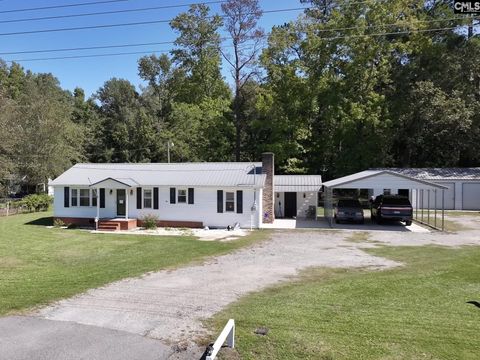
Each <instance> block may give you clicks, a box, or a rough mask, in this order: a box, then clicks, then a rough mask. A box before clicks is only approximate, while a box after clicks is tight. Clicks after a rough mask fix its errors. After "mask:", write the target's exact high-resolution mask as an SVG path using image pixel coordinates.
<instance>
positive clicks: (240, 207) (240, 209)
mask: <svg viewBox="0 0 480 360" xmlns="http://www.w3.org/2000/svg"><path fill="white" fill-rule="evenodd" d="M237 214H243V190H238V191H237Z"/></svg>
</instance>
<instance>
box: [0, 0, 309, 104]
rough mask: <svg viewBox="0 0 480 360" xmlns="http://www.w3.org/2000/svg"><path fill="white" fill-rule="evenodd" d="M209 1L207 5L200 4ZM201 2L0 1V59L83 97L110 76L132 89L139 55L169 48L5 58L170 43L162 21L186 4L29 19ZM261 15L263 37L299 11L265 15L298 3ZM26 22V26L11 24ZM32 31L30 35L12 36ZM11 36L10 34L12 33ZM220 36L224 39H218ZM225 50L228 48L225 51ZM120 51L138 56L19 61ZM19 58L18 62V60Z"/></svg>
mask: <svg viewBox="0 0 480 360" xmlns="http://www.w3.org/2000/svg"><path fill="white" fill-rule="evenodd" d="M99 1H102V2H103V3H101V4H95V5H93V4H92V5H85V6H83V5H82V6H71V7H63V8H57V9H51V8H50V9H43V10H29V11H12V10H18V9H31V8H39V7H51V6H59V5H72V4H85V3H92V2H99ZM203 1H204V2H209V1H212V0H203ZM198 2H202V0H24V1H16V0H0V58H2V59H4V60H7V61H10V60H16V61H17V62H19V63H20V64H21V65H22V66H23V67H24V68H25V69H29V70H31V71H33V72H42V73H52V74H53V75H55V76H56V77H57V78H58V79H59V80H60V84H61V86H62V87H63V88H65V89H68V90H73V89H75V87H77V86H78V87H81V88H83V89H84V90H85V92H86V94H87V96H89V95H91V94H94V93H95V92H96V91H97V90H98V89H99V88H100V87H101V86H102V85H103V83H104V82H105V81H107V80H109V79H110V78H112V77H117V78H123V79H127V80H129V81H131V82H132V83H133V84H135V85H136V86H137V87H138V86H139V85H141V84H142V82H141V80H140V78H139V77H138V74H137V61H138V59H139V58H140V57H141V56H143V55H148V54H151V53H152V52H154V51H156V52H158V53H157V54H160V53H161V52H167V51H168V50H170V49H171V48H172V45H171V44H163V45H144V46H138V47H125V48H111V49H95V50H83V51H64V52H44V53H25V54H5V53H11V52H21V51H36V50H45V49H48V50H51V49H65V48H78V47H94V46H110V45H123V44H139V43H142V44H144V43H152V42H168V41H174V40H175V38H176V35H175V33H174V32H173V31H172V29H171V28H170V26H169V24H168V20H170V19H172V18H174V17H175V16H176V15H177V14H179V13H181V12H184V11H186V10H187V9H188V5H187V6H184V7H176V8H163V9H156V10H148V11H139V12H127V13H116V14H103V15H93V16H83V17H70V18H60V19H59V18H56V19H43V20H33V19H34V18H42V17H55V16H64V15H76V14H85V13H98V12H107V11H118V10H127V9H140V8H149V7H161V6H173V5H186V4H191V3H198ZM259 3H260V6H261V7H262V9H263V10H264V11H266V12H267V13H264V15H263V17H262V19H261V20H260V22H259V25H260V26H261V27H262V28H263V29H265V31H267V32H269V31H270V29H271V28H272V26H274V25H281V24H284V23H286V22H288V21H290V20H293V19H295V18H296V17H297V16H298V15H299V14H300V13H301V12H302V10H291V11H282V12H273V13H268V11H271V10H280V9H293V8H300V7H302V6H304V5H302V4H301V3H300V0H259ZM209 6H210V8H211V10H212V13H220V4H218V3H215V4H210V5H209ZM20 19H28V21H21V22H11V21H12V20H20ZM159 20H167V21H166V22H163V23H155V24H147V25H138V26H121V27H113V28H101V29H86V30H75V31H58V32H40V33H39V32H38V31H39V30H46V29H60V28H72V27H83V26H94V25H106V24H119V23H132V22H146V21H159ZM29 31H37V32H36V33H33V34H18V33H21V32H29ZM12 33H16V34H12ZM222 36H225V35H224V34H222ZM227 50H228V48H227ZM120 52H123V53H124V52H144V54H131V55H122V56H105V57H92V58H80V59H78V58H77V59H57V60H42V61H25V60H27V59H38V58H51V57H67V56H78V55H93V54H94V55H97V54H112V53H120ZM22 59H23V60H22ZM223 73H224V76H225V77H226V78H227V80H228V81H229V82H230V80H231V79H230V76H229V71H228V67H227V66H226V65H224V69H223Z"/></svg>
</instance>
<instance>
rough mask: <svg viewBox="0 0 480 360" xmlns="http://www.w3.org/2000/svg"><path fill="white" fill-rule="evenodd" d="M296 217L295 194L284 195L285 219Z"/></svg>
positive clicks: (287, 193)
mask: <svg viewBox="0 0 480 360" xmlns="http://www.w3.org/2000/svg"><path fill="white" fill-rule="evenodd" d="M296 216H297V193H294V192H286V193H285V217H286V218H293V217H296Z"/></svg>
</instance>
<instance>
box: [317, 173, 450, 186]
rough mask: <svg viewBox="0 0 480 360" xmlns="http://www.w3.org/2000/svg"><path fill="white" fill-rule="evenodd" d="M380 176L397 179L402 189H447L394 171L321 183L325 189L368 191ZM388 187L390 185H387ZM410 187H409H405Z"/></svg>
mask: <svg viewBox="0 0 480 360" xmlns="http://www.w3.org/2000/svg"><path fill="white" fill-rule="evenodd" d="M381 175H389V176H390V178H391V177H394V178H398V179H399V180H403V181H399V182H401V186H402V188H406V189H408V188H412V189H416V188H417V189H418V188H433V189H447V187H445V186H443V185H440V184H436V183H434V182H430V181H426V180H421V179H416V178H414V177H411V176H407V175H404V174H399V173H397V172H394V171H390V170H365V171H361V172H358V173H356V174H352V175H348V176H344V177H341V178H338V179H335V180H331V181H327V182H325V183H323V185H324V186H325V187H327V188H349V187H351V188H353V189H369V188H371V187H372V186H373V185H374V183H375V181H374V179H372V178H375V177H380V176H381ZM405 180H407V181H408V183H409V184H408V183H406V182H405ZM388 185H389V186H390V185H391V184H388ZM407 185H410V186H407ZM378 186H383V184H382V183H380V184H378ZM389 186H385V188H388V187H389Z"/></svg>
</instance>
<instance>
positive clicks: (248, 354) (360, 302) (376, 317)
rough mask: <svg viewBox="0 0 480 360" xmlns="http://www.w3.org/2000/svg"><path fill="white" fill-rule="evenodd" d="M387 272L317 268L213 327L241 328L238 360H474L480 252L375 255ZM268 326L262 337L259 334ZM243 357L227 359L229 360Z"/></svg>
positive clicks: (248, 300) (235, 308) (253, 298)
mask: <svg viewBox="0 0 480 360" xmlns="http://www.w3.org/2000/svg"><path fill="white" fill-rule="evenodd" d="M371 252H372V253H374V254H376V255H380V256H384V257H388V258H390V259H394V260H397V261H401V262H403V263H404V264H405V266H404V267H400V268H396V269H391V270H386V271H367V270H330V269H317V270H312V271H309V272H307V273H304V274H303V276H301V277H300V279H298V281H293V282H289V283H286V284H283V285H280V286H276V287H273V288H270V289H267V290H266V291H263V292H260V293H256V294H252V295H250V296H248V297H245V298H243V299H241V300H240V301H239V302H237V303H235V304H233V305H232V306H230V307H229V308H228V309H226V310H225V311H223V312H222V313H220V314H219V315H218V316H217V317H216V318H215V319H214V320H213V321H212V323H210V325H211V326H212V328H213V329H216V330H218V329H220V328H221V326H223V325H224V324H225V322H226V320H227V319H229V318H234V319H235V321H236V324H237V329H236V331H237V333H236V334H237V338H236V347H237V351H238V354H239V356H238V358H241V359H478V356H479V344H480V309H478V308H476V307H474V306H473V305H470V304H466V301H469V300H478V301H480V276H479V274H480V248H479V247H464V248H461V249H447V248H439V247H421V248H419V247H415V248H407V247H402V248H388V247H384V248H379V249H375V250H371ZM259 327H266V328H268V329H269V332H268V334H267V335H266V336H261V335H255V334H254V331H255V329H256V328H259ZM230 357H231V358H237V356H228V358H230Z"/></svg>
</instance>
